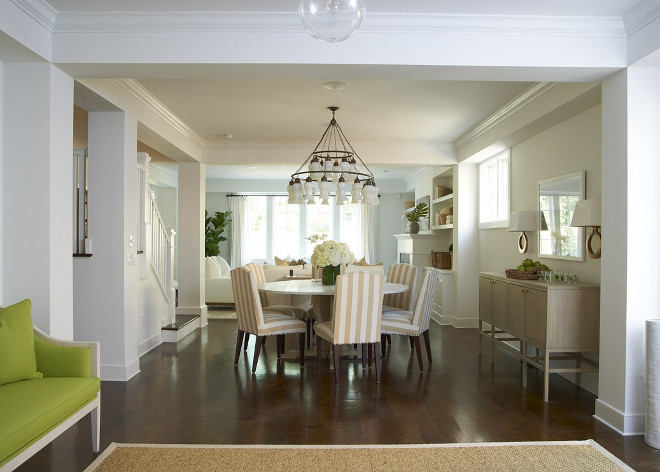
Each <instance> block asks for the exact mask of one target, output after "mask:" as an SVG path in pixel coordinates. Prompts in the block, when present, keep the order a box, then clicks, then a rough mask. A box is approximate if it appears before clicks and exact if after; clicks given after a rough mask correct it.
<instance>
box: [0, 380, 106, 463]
mask: <svg viewBox="0 0 660 472" xmlns="http://www.w3.org/2000/svg"><path fill="white" fill-rule="evenodd" d="M88 375H89V374H88ZM100 385H101V382H100V380H99V379H98V378H96V377H92V378H90V377H89V376H87V377H83V378H73V377H53V378H43V379H34V380H25V381H22V382H14V383H11V384H6V385H3V386H2V387H0V416H1V417H2V421H0V466H2V465H3V464H4V463H5V462H7V461H9V459H11V458H12V457H14V456H15V455H17V454H18V453H20V452H21V451H22V450H23V449H25V448H27V447H28V446H29V445H30V444H32V443H33V442H35V441H36V440H37V439H39V438H40V437H41V436H43V435H44V434H45V433H47V432H48V431H49V430H51V429H52V428H54V427H55V426H57V425H58V424H60V423H61V422H62V421H64V420H65V419H66V418H68V417H69V416H70V415H72V414H73V413H75V412H76V411H77V410H79V409H80V408H82V407H83V406H84V405H86V404H87V403H89V402H91V401H92V400H94V398H96V394H97V393H98V391H99V388H100Z"/></svg>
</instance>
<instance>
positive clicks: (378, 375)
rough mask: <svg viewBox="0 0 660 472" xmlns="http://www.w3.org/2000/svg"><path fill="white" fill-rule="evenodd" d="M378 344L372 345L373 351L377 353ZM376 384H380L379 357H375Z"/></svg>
mask: <svg viewBox="0 0 660 472" xmlns="http://www.w3.org/2000/svg"><path fill="white" fill-rule="evenodd" d="M378 348H380V343H374V350H375V351H376V352H378ZM376 383H380V357H379V356H376Z"/></svg>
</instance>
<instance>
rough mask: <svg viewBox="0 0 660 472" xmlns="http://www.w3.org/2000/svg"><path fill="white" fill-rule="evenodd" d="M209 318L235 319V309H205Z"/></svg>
mask: <svg viewBox="0 0 660 472" xmlns="http://www.w3.org/2000/svg"><path fill="white" fill-rule="evenodd" d="M207 318H208V319H209V320H235V319H236V310H235V309H234V308H212V307H209V308H208V311H207Z"/></svg>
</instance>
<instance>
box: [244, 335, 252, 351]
mask: <svg viewBox="0 0 660 472" xmlns="http://www.w3.org/2000/svg"><path fill="white" fill-rule="evenodd" d="M249 340H250V333H245V344H243V350H244V351H247V347H248V341H249Z"/></svg>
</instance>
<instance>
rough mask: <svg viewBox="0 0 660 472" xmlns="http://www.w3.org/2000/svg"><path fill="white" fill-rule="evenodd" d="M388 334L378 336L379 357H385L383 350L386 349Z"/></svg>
mask: <svg viewBox="0 0 660 472" xmlns="http://www.w3.org/2000/svg"><path fill="white" fill-rule="evenodd" d="M389 336H390V335H389V334H381V335H380V355H381V357H385V349H386V347H387V338H388V337H389Z"/></svg>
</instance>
